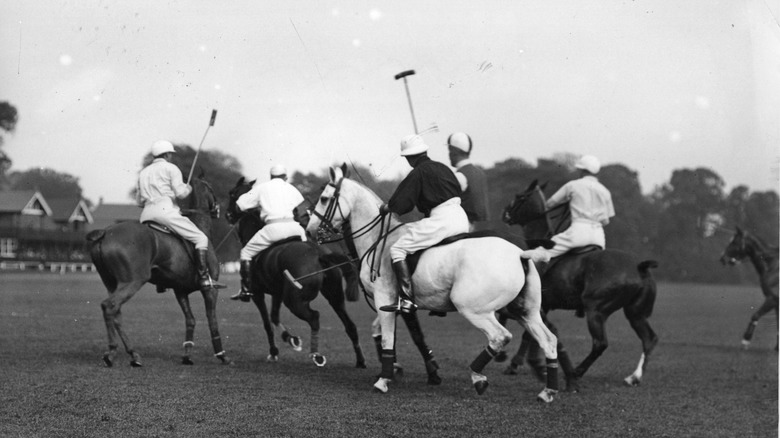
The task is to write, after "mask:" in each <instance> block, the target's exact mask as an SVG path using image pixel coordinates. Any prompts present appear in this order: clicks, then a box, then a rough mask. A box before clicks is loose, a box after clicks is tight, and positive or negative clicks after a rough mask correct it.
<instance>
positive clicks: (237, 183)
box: [236, 176, 245, 187]
mask: <svg viewBox="0 0 780 438" xmlns="http://www.w3.org/2000/svg"><path fill="white" fill-rule="evenodd" d="M244 181H245V178H244V177H243V176H242V177H241V178H239V179H238V181H236V187H238V186H240V185H241V184H243V183H244Z"/></svg>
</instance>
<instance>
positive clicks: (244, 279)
mask: <svg viewBox="0 0 780 438" xmlns="http://www.w3.org/2000/svg"><path fill="white" fill-rule="evenodd" d="M251 271H252V260H241V267H240V268H239V270H238V272H239V273H240V274H241V290H240V291H238V293H237V294H235V295H233V296H231V297H230V299H231V300H241V301H243V302H245V303H248V302H249V300H250V299H251V298H252V289H251V281H252V273H251Z"/></svg>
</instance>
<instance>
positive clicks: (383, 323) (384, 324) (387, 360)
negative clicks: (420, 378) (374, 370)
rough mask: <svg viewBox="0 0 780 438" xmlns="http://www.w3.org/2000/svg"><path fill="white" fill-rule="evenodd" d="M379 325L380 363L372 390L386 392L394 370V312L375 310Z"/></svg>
mask: <svg viewBox="0 0 780 438" xmlns="http://www.w3.org/2000/svg"><path fill="white" fill-rule="evenodd" d="M376 321H378V323H379V327H380V330H381V331H380V333H379V337H380V338H381V348H382V351H381V355H380V357H379V361H380V363H381V364H382V371H380V373H379V376H378V377H377V380H376V382H374V392H380V393H383V394H384V393H386V392H387V391H388V383H390V382H391V381H392V380H393V376H394V371H395V313H391V312H377V319H376Z"/></svg>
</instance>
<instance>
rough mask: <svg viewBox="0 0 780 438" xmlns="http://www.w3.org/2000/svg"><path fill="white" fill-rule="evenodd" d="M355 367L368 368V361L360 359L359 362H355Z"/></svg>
mask: <svg viewBox="0 0 780 438" xmlns="http://www.w3.org/2000/svg"><path fill="white" fill-rule="evenodd" d="M355 368H364V369H365V368H366V362H365V361H358V363H357V364H355Z"/></svg>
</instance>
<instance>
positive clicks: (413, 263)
mask: <svg viewBox="0 0 780 438" xmlns="http://www.w3.org/2000/svg"><path fill="white" fill-rule="evenodd" d="M480 237H501V236H499V235H498V233H496V232H495V231H493V230H479V231H473V232H471V233H460V234H456V235H454V236H450V237H445V238H444V239H442V241H441V242H439V243H437V244H435V245H433V246H429V247H428V248H425V249H421V250H419V251H417V252H414V253H412V254H409V255H408V256H407V257H406V265H407V266H409V274H410V275H414V270H415V269H416V268H417V263H419V261H420V256H422V254H423V253H424V252H425V251H427V250H429V249H431V248H436V247H437V246H444V245H449V244H450V243H455V242H457V241H459V240H464V239H475V238H480ZM524 266H525V265H524Z"/></svg>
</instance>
